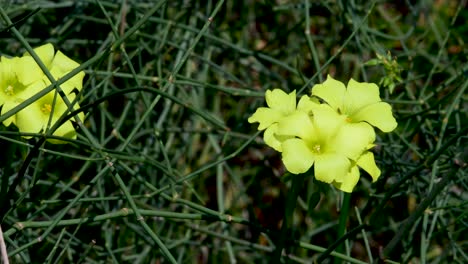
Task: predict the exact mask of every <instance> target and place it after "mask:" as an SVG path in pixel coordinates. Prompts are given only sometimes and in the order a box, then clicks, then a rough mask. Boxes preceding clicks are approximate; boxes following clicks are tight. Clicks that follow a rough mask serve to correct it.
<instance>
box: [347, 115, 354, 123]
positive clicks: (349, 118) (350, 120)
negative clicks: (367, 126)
mask: <svg viewBox="0 0 468 264" xmlns="http://www.w3.org/2000/svg"><path fill="white" fill-rule="evenodd" d="M345 121H346V122H348V123H352V122H353V120H352V119H351V117H349V116H347V117H346V119H345Z"/></svg>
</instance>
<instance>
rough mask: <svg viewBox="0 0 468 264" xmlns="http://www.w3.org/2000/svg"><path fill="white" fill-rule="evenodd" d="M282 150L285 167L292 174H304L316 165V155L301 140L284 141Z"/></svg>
mask: <svg viewBox="0 0 468 264" xmlns="http://www.w3.org/2000/svg"><path fill="white" fill-rule="evenodd" d="M282 149H283V152H282V154H283V155H282V159H283V163H284V166H285V167H286V169H287V170H288V171H289V172H291V173H294V174H299V173H304V172H306V171H308V170H309V169H310V167H312V165H313V164H314V160H315V156H314V154H313V153H312V151H310V149H309V148H308V147H307V145H306V144H305V142H304V141H303V140H301V139H298V138H292V139H288V140H286V141H284V142H283V144H282Z"/></svg>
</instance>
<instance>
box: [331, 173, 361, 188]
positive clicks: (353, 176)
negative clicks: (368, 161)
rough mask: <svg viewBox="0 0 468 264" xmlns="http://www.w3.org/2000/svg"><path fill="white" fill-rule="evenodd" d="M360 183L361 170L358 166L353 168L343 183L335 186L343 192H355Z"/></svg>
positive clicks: (334, 183) (337, 183)
mask: <svg viewBox="0 0 468 264" xmlns="http://www.w3.org/2000/svg"><path fill="white" fill-rule="evenodd" d="M358 181H359V169H358V167H357V166H352V167H351V169H350V170H349V172H348V174H346V176H345V178H344V179H343V181H342V182H336V181H335V182H333V185H334V186H335V187H336V188H337V189H339V190H341V191H343V192H348V193H350V192H353V189H354V187H355V186H356V184H357V183H358Z"/></svg>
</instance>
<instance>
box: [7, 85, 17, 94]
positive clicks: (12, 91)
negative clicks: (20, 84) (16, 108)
mask: <svg viewBox="0 0 468 264" xmlns="http://www.w3.org/2000/svg"><path fill="white" fill-rule="evenodd" d="M5 93H6V95H8V96H13V95H15V88H13V86H12V85H11V84H9V85H8V86H7V88H6V89H5Z"/></svg>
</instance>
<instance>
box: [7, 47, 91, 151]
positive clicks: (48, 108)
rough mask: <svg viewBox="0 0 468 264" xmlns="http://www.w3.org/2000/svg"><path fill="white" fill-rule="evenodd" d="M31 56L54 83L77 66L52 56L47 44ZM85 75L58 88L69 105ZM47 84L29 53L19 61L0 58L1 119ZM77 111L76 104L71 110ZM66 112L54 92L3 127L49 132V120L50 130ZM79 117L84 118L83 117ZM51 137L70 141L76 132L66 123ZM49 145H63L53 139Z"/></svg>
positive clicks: (60, 53) (77, 106) (9, 120)
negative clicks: (44, 69) (44, 68)
mask: <svg viewBox="0 0 468 264" xmlns="http://www.w3.org/2000/svg"><path fill="white" fill-rule="evenodd" d="M34 52H35V53H36V54H37V56H38V57H39V58H40V60H41V61H42V63H43V64H44V65H45V66H46V67H47V69H48V70H49V72H50V73H51V75H52V76H53V78H54V79H55V80H58V79H60V78H62V77H63V76H64V75H66V74H67V73H69V72H70V71H72V70H73V69H75V68H76V67H78V66H79V64H78V63H77V62H75V61H73V60H72V59H70V58H68V57H67V56H66V55H64V54H63V53H62V52H60V51H57V53H55V51H54V47H53V46H52V44H50V43H49V44H45V45H42V46H40V47H38V48H35V49H34ZM84 75H85V74H84V72H80V73H78V74H76V75H75V76H73V77H72V78H70V79H69V80H67V81H66V82H64V83H63V84H61V85H60V87H61V89H62V91H63V92H64V94H65V96H66V97H67V98H68V100H69V101H70V102H73V100H74V99H75V97H76V94H75V92H76V91H79V90H81V88H82V87H83V78H84ZM50 84H51V82H50V80H49V79H48V78H47V76H46V75H45V74H44V72H43V71H42V70H41V68H40V67H39V65H38V64H37V63H36V61H35V60H34V59H33V58H32V57H31V55H30V54H29V53H25V54H24V55H23V56H22V57H13V58H8V57H4V56H2V57H1V58H0V106H1V107H2V110H1V113H0V115H3V114H5V113H6V112H8V111H10V110H11V109H13V108H14V107H16V106H17V105H19V104H20V103H22V102H24V101H25V100H27V99H29V98H31V97H32V96H34V95H35V94H37V93H38V92H40V91H41V90H43V89H44V88H46V87H48V86H49V85H50ZM75 89H76V90H75ZM78 108H79V105H78V104H77V103H75V104H74V105H73V109H71V110H75V109H78ZM69 111H70V109H69V107H68V106H67V104H66V103H65V101H64V100H63V98H62V97H61V96H60V95H59V94H58V93H56V91H55V90H52V91H51V92H49V93H47V94H46V95H44V96H42V97H41V98H39V99H38V100H37V101H35V102H33V103H32V104H29V105H28V106H26V107H25V108H23V109H21V110H20V111H18V112H17V113H16V114H15V115H13V116H11V117H9V118H7V119H5V120H4V121H3V124H4V125H5V126H9V125H11V124H15V125H16V126H17V127H18V129H19V131H20V132H23V133H41V132H42V133H44V132H45V131H46V130H47V128H48V124H49V120H50V121H51V122H50V126H53V125H54V124H55V123H56V122H57V120H58V119H59V118H60V116H62V115H63V114H65V113H68V112H69ZM79 116H80V118H83V114H80V115H79ZM53 135H55V136H60V137H66V138H72V139H73V138H76V131H75V129H74V127H73V124H72V123H71V122H70V121H69V120H68V121H66V122H65V123H63V124H62V125H61V126H60V127H59V128H58V129H57V130H56V131H55V132H54V133H53ZM25 137H26V138H28V137H27V136H25ZM48 141H49V142H52V143H64V141H61V140H54V139H49V140H48Z"/></svg>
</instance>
